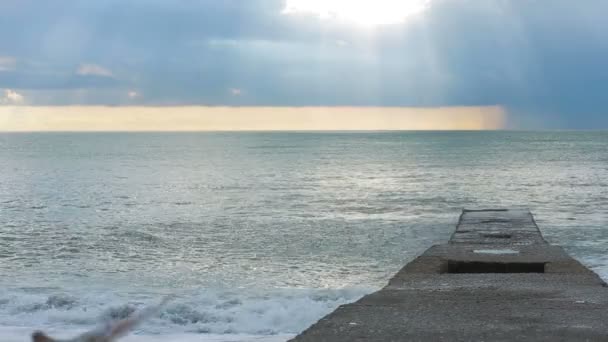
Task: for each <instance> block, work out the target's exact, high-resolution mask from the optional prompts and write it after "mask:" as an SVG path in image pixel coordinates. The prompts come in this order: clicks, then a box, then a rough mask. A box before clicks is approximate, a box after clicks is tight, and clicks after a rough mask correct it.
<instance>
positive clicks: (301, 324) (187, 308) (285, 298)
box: [0, 288, 373, 336]
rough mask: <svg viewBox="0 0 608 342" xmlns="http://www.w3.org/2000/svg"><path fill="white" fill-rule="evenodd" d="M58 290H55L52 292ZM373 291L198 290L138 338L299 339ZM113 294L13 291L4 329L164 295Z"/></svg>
mask: <svg viewBox="0 0 608 342" xmlns="http://www.w3.org/2000/svg"><path fill="white" fill-rule="evenodd" d="M54 291H57V290H54ZM371 291H373V289H359V288H350V289H272V290H258V291H252V290H233V291H225V290H213V289H200V290H198V291H192V292H191V293H188V294H182V295H180V296H178V297H177V298H176V299H175V300H174V301H172V302H171V303H170V304H168V305H167V306H166V307H165V308H164V309H163V310H162V311H161V312H160V313H159V315H158V316H157V317H155V318H154V319H152V320H151V321H150V322H148V323H147V324H144V325H143V326H142V327H141V328H140V329H139V330H138V332H139V333H144V334H146V333H147V334H167V333H195V334H213V335H225V334H230V335H234V334H237V335H238V334H246V335H257V336H259V335H264V336H272V335H281V334H296V333H299V332H300V331H302V330H303V329H305V328H307V327H308V326H309V325H311V324H312V323H314V322H315V321H316V320H318V319H319V317H322V316H323V315H325V314H327V313H329V312H331V311H332V310H334V309H335V308H336V307H338V306H339V305H341V304H345V303H349V302H353V301H355V300H357V299H358V298H360V297H361V296H362V295H364V294H365V293H368V292H371ZM129 296H130V295H129V294H126V293H123V294H113V293H110V292H97V293H95V292H81V293H80V294H79V295H74V294H73V293H72V292H67V291H66V292H59V293H48V290H47V289H41V290H40V291H32V290H25V291H24V290H23V289H17V290H11V291H6V292H4V293H1V294H0V326H5V327H6V326H21V327H24V326H27V327H32V329H40V328H47V329H48V328H57V327H61V328H64V329H83V328H88V327H91V326H94V325H96V324H100V323H102V322H106V321H109V320H116V319H122V318H125V317H127V316H128V315H130V314H131V313H133V312H134V311H136V310H138V309H141V308H142V307H145V306H146V305H150V304H154V303H155V302H157V301H158V300H159V298H161V297H162V295H160V294H158V295H154V294H140V295H137V296H134V298H133V295H132V294H131V296H132V298H129Z"/></svg>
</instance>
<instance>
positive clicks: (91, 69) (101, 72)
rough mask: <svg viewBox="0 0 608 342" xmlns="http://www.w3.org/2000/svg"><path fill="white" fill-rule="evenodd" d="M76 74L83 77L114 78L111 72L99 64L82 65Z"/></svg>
mask: <svg viewBox="0 0 608 342" xmlns="http://www.w3.org/2000/svg"><path fill="white" fill-rule="evenodd" d="M76 74H77V75H81V76H101V77H114V75H113V74H112V72H111V71H110V70H108V69H106V68H104V67H102V66H100V65H97V64H81V65H80V66H79V67H78V70H76Z"/></svg>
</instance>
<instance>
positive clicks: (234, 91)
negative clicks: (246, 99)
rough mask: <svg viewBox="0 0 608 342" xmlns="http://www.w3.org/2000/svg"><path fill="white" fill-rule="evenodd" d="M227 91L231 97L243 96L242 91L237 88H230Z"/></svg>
mask: <svg viewBox="0 0 608 342" xmlns="http://www.w3.org/2000/svg"><path fill="white" fill-rule="evenodd" d="M228 91H229V92H230V94H231V95H232V96H241V95H242V94H243V90H242V89H239V88H230V89H228Z"/></svg>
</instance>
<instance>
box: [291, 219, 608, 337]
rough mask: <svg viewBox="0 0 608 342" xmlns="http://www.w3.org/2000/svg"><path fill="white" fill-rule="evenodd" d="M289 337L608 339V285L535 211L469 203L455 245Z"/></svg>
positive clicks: (440, 249) (430, 253) (442, 247)
mask: <svg viewBox="0 0 608 342" xmlns="http://www.w3.org/2000/svg"><path fill="white" fill-rule="evenodd" d="M495 272H497V273H495ZM292 341H297V342H304V341H311V342H312V341H314V342H323V341H332V342H333V341H336V342H340V341H344V342H346V341H348V342H352V341H608V287H607V285H606V283H604V282H603V281H602V280H601V279H600V278H599V277H598V276H597V275H596V274H595V273H593V272H592V271H590V270H589V269H587V268H586V267H584V266H583V265H581V264H580V263H579V262H578V261H576V260H574V259H572V258H571V257H570V256H568V254H566V253H565V252H564V250H563V249H562V248H560V247H557V246H551V245H549V244H547V243H546V242H545V240H544V239H543V237H542V235H541V234H540V231H539V229H538V227H537V225H536V223H535V222H534V218H533V217H532V214H531V213H530V212H529V211H528V210H521V209H511V210H504V209H494V210H464V211H463V213H462V215H461V217H460V220H459V222H458V226H457V227H456V231H455V232H454V234H453V236H452V238H451V239H450V241H449V243H447V244H444V245H438V246H433V247H431V248H430V249H428V250H427V251H426V252H425V253H424V254H422V255H421V256H419V257H418V258H416V259H415V260H414V261H412V262H411V263H409V264H407V265H406V266H405V267H403V269H401V270H400V271H399V272H398V273H397V274H396V275H395V276H394V277H393V278H392V279H391V280H390V281H389V284H388V285H387V286H386V287H384V288H383V289H381V290H380V291H378V292H375V293H372V294H370V295H367V296H365V297H363V298H362V299H360V300H359V301H357V302H356V303H352V304H348V305H343V306H341V307H339V308H338V309H337V310H336V311H334V312H333V313H331V314H329V315H328V316H326V317H324V318H322V319H321V320H320V321H319V322H317V323H316V324H314V325H313V326H312V327H310V328H309V329H307V330H306V331H304V332H303V333H302V334H300V335H298V336H296V337H295V338H294V339H293V340H292Z"/></svg>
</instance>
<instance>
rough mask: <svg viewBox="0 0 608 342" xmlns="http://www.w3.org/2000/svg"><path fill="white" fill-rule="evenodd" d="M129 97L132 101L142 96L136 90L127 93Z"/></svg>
mask: <svg viewBox="0 0 608 342" xmlns="http://www.w3.org/2000/svg"><path fill="white" fill-rule="evenodd" d="M127 96H128V97H129V98H130V99H135V98H138V97H139V96H140V95H139V93H138V92H137V91H135V90H129V91H128V92H127Z"/></svg>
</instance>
